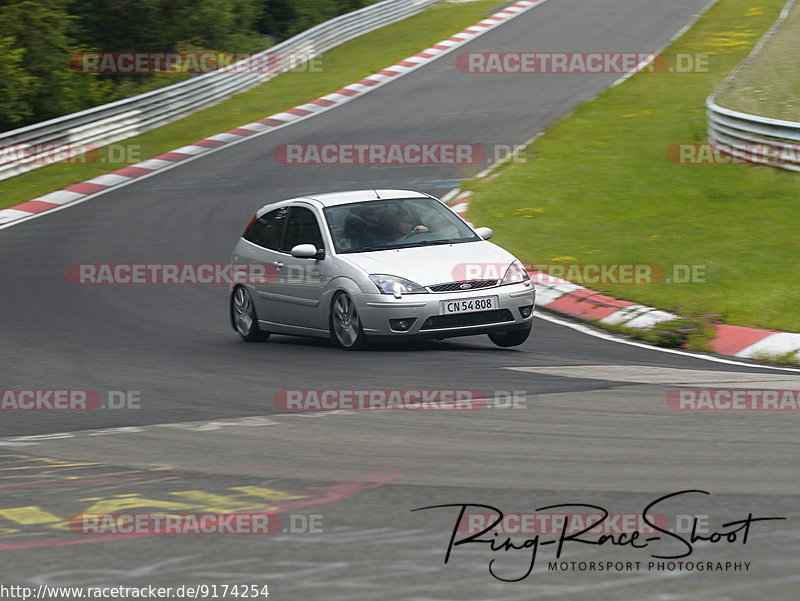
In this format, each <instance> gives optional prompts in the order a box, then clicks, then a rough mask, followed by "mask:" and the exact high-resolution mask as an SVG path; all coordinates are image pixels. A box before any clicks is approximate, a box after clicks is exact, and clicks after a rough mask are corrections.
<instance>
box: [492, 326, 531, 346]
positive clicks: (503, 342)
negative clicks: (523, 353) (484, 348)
mask: <svg viewBox="0 0 800 601" xmlns="http://www.w3.org/2000/svg"><path fill="white" fill-rule="evenodd" d="M530 333H531V328H530V327H527V328H525V329H524V330H511V331H510V332H492V333H491V334H489V338H490V339H491V340H492V342H494V343H495V344H496V345H497V346H502V347H504V348H506V347H509V346H519V345H520V344H522V343H523V342H525V341H526V340H527V339H528V336H529V335H530Z"/></svg>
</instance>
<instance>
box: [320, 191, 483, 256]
mask: <svg viewBox="0 0 800 601" xmlns="http://www.w3.org/2000/svg"><path fill="white" fill-rule="evenodd" d="M325 218H326V220H327V222H328V228H329V229H330V232H331V237H332V238H333V244H334V246H335V247H336V252H339V253H354V252H366V251H372V250H389V249H393V248H408V247H414V246H428V245H435V244H457V243H462V242H475V241H477V240H480V237H479V236H478V235H477V234H475V232H473V231H472V230H471V229H470V228H469V226H467V224H466V223H464V222H463V221H462V220H461V218H459V217H458V216H457V215H455V214H454V213H453V212H452V211H450V210H449V209H448V208H447V207H445V206H444V205H443V204H442V203H441V202H440V201H438V200H436V199H435V198H404V199H393V200H370V201H367V202H359V203H351V204H344V205H337V206H332V207H328V208H326V209H325Z"/></svg>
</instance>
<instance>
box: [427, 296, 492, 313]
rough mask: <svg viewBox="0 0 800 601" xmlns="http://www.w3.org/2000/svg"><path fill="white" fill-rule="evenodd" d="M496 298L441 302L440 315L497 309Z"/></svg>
mask: <svg viewBox="0 0 800 601" xmlns="http://www.w3.org/2000/svg"><path fill="white" fill-rule="evenodd" d="M497 305H498V303H497V297H496V296H482V297H480V298H465V299H464V300H449V301H442V304H441V308H440V311H439V312H440V314H441V315H450V314H452V313H472V312H473V311H491V310H492V309H497Z"/></svg>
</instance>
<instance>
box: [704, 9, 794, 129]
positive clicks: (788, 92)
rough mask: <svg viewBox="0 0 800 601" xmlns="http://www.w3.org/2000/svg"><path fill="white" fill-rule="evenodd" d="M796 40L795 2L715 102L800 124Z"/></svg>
mask: <svg viewBox="0 0 800 601" xmlns="http://www.w3.org/2000/svg"><path fill="white" fill-rule="evenodd" d="M798 40H800V3H795V5H794V7H793V8H792V10H791V11H790V12H789V16H788V17H787V18H786V20H785V21H784V22H783V23H781V25H780V26H779V27H778V29H777V31H775V32H774V34H773V35H772V36H771V37H770V38H769V39H768V40H766V42H765V44H764V46H763V47H762V48H761V51H760V52H759V53H758V55H757V56H756V57H755V58H754V60H753V61H751V62H750V63H748V64H747V65H744V66H743V68H742V69H741V70H739V72H738V73H736V76H735V77H734V78H733V79H732V80H731V81H730V82H728V84H727V85H726V86H724V88H723V89H721V90H720V91H719V93H718V94H717V102H718V103H719V104H720V105H721V106H724V107H726V108H730V109H734V110H737V111H742V112H745V113H751V114H754V115H761V116H763V117H772V118H775V119H785V120H787V121H800V62H798V60H797V59H798V54H797V41H798Z"/></svg>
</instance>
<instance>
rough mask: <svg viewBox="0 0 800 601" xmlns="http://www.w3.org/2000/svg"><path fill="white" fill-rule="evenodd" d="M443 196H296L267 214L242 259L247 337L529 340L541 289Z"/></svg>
mask: <svg viewBox="0 0 800 601" xmlns="http://www.w3.org/2000/svg"><path fill="white" fill-rule="evenodd" d="M491 236H492V230H490V229H489V228H477V229H472V228H471V227H470V226H469V225H468V224H467V223H466V222H465V221H464V220H463V219H461V217H459V216H458V215H457V214H455V213H454V212H452V211H451V210H450V209H449V208H448V207H447V206H446V205H445V204H444V203H442V202H441V201H440V200H438V199H436V198H434V197H433V196H430V195H428V194H423V193H420V192H411V191H409V190H361V191H355V192H339V193H333V194H315V195H313V196H304V197H300V198H292V199H290V200H284V201H281V202H277V203H274V204H269V205H267V206H265V207H263V208H261V209H260V210H259V211H258V212H257V213H256V214H255V216H254V217H253V219H252V220H251V221H250V223H249V224H248V226H247V228H246V229H245V231H244V233H243V234H242V237H241V239H240V240H239V242H238V244H237V245H236V248H235V249H234V251H233V263H234V265H235V269H236V270H237V272H240V273H246V274H247V275H246V277H244V278H243V279H242V280H238V281H240V282H241V283H237V284H235V285H234V286H232V289H231V297H230V317H231V324H232V325H233V328H234V329H235V330H236V331H237V332H238V333H239V335H240V336H241V337H242V338H243V339H244V340H246V341H248V342H252V341H258V340H265V339H266V338H268V337H269V335H270V334H291V335H300V336H316V337H324V338H328V337H330V339H331V340H332V341H333V342H334V343H335V344H336V345H338V346H339V347H341V348H343V349H348V350H355V349H360V348H364V347H365V346H366V345H367V343H368V341H373V340H401V339H415V338H434V339H443V338H450V337H454V336H471V335H475V334H488V335H489V337H490V338H491V339H492V341H493V342H494V343H495V344H497V345H499V346H503V347H509V346H516V345H519V344H522V343H523V342H525V340H526V339H527V338H528V335H529V334H530V331H531V323H532V319H533V308H534V303H535V294H536V293H535V289H534V286H533V283H532V282H531V279H530V276H529V275H528V273H527V272H526V271H525V268H524V267H523V265H522V263H520V262H519V261H518V260H517V259H516V258H515V257H514V256H513V255H511V254H510V253H508V252H507V251H505V250H503V249H502V248H500V247H499V246H496V245H495V244H492V243H491V242H488V241H487V240H488V238H490V237H491Z"/></svg>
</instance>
